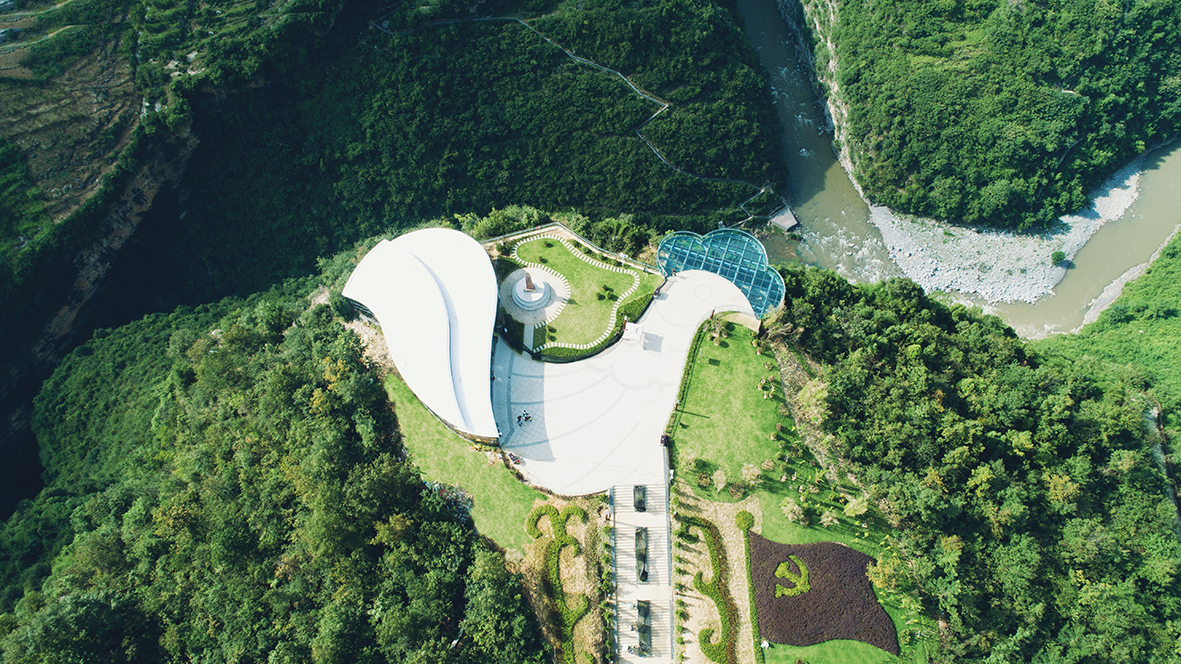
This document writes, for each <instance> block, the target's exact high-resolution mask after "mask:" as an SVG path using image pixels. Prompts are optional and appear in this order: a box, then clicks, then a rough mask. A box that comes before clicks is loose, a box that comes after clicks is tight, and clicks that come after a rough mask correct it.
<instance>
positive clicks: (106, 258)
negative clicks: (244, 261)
mask: <svg viewBox="0 0 1181 664" xmlns="http://www.w3.org/2000/svg"><path fill="white" fill-rule="evenodd" d="M197 144H198V141H197V139H196V137H195V136H193V135H192V134H187V133H186V134H185V135H184V136H181V137H176V138H173V139H171V140H168V141H161V142H159V144H157V145H156V146H155V147H153V148H150V150H151V153H150V154H149V156H147V157H146V158H144V159H143V162H142V165H141V166H140V169H139V171H138V172H137V173H136V174H135V176H134V177H132V178H131V179H130V181H129V182H128V184H127V185H126V186H125V187H124V188H123V191H122V193H121V194H120V196H119V197H118V198H117V199H116V200H115V202H114V203H113V204H112V205H111V207H110V209H109V211H108V212H107V215H106V217H105V218H104V219H103V221H102V223H101V224H100V225H99V227H98V230H97V233H96V236H95V240H94V242H92V243H91V244H90V245H89V246H87V247H86V248H84V249H83V250H82V251H80V252H79V253H78V255H77V256H76V257H75V259H74V263H73V265H74V267H75V268H76V269H77V275H76V277H75V278H74V282H73V284H72V285H71V287H70V291H69V294H68V295H67V296H66V298H65V300H64V301H63V302H61V306H60V307H59V308H58V310H57V312H56V313H55V314H54V316H53V317H52V318H51V319H50V321H49V322H48V323H47V324H46V325H45V327H44V328H43V329H42V331H41V334H40V335H39V336H38V337H37V340H36V341H35V342H34V343H33V345H32V346H31V347H29V348H23V349H9V350H10V351H11V352H10V353H9V354H8V355H7V359H6V361H5V362H4V365H5V366H4V367H3V369H2V370H3V372H4V373H3V374H0V404H2V405H3V410H4V411H5V412H3V413H0V417H3V420H2V422H3V424H0V446H2V445H3V444H4V442H5V441H7V440H12V439H16V438H18V437H19V436H20V435H21V432H22V431H24V430H25V429H26V428H27V426H28V421H29V415H30V410H29V406H30V402H31V399H32V394H31V393H30V394H25V393H26V392H27V391H28V389H30V384H29V383H30V380H32V381H33V382H36V383H39V380H35V377H36V376H37V375H42V374H47V372H49V371H51V370H52V369H53V367H54V366H56V365H57V363H58V362H59V361H61V358H62V356H63V354H64V353H65V351H66V350H67V349H69V348H70V347H71V346H72V344H73V342H74V341H75V339H74V338H73V336H74V332H75V329H76V327H77V323H78V321H79V320H80V316H81V315H83V312H84V311H85V309H86V307H87V305H88V304H89V303H90V301H91V299H92V298H93V297H94V295H95V293H97V292H98V290H99V288H100V287H101V286H102V283H103V279H104V277H106V274H107V271H108V270H110V267H111V264H112V263H113V261H114V259H115V257H116V256H117V255H118V254H119V251H120V250H121V249H122V248H123V246H124V245H125V244H127V241H128V240H129V239H130V238H131V237H132V235H133V234H134V233H135V230H136V228H137V227H138V226H139V223H140V221H142V220H143V218H144V215H145V214H146V213H147V212H148V210H149V209H151V206H152V201H153V199H154V198H155V196H156V194H157V192H159V191H160V190H161V189H163V188H164V187H166V186H170V185H172V184H173V183H175V182H177V180H178V179H179V178H180V176H181V174H183V173H184V168H185V165H186V164H187V163H188V160H189V157H190V156H191V155H192V153H193V150H194V149H195V148H196V147H197ZM32 389H35V386H33V387H32ZM34 393H35V392H34Z"/></svg>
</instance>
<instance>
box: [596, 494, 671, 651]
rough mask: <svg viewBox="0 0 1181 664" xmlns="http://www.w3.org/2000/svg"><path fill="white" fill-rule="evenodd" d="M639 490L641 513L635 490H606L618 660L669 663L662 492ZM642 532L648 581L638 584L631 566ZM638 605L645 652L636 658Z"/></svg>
mask: <svg viewBox="0 0 1181 664" xmlns="http://www.w3.org/2000/svg"><path fill="white" fill-rule="evenodd" d="M644 488H645V493H646V496H645V508H646V509H645V510H644V511H640V510H637V509H636V505H635V500H634V497H635V487H633V486H632V485H621V486H616V487H612V489H611V505H612V524H613V526H614V531H613V532H614V550H615V592H616V595H615V596H616V602H617V606H618V614H617V620H618V624H617V626H618V630H619V631H618V634H619V639H618V645H619V657H620V661H623V662H645V663H647V664H655V663H657V662H670V663H671V662H672V658H673V636H674V635H673V611H672V606H673V587H672V583H673V581H672V548H671V542H670V535H671V531H670V529H669V520H668V489H667V487H666V486H664V485H660V484H649V485H644ZM640 529H645V530H647V536H648V556H647V566H648V578H647V580H646V581H641V580H640V578H639V573H638V566H637V560H636V532H637V531H639V530H640ZM640 602H647V604H648V607H649V621H648V624H649V627H648V629H649V634H650V636H651V639H650V640H651V644H652V645H651V649H650V650H647V651H645V652H641V648H640V636H641V627H640V625H641V620H640V615H639V605H640Z"/></svg>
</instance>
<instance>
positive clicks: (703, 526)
mask: <svg viewBox="0 0 1181 664" xmlns="http://www.w3.org/2000/svg"><path fill="white" fill-rule="evenodd" d="M676 518H677V520H678V521H680V522H681V528H680V529H679V530H678V535H680V534H681V533H682V532H683V533H685V534H688V529H689V527H690V526H692V527H695V528H697V529H698V530H700V531H701V534H702V536H703V537H704V538H705V545H706V547H707V548H708V550H709V560H710V567H711V568H712V569H711V571H712V572H713V574H712V576H711V577H710V580H709V581H708V582H706V581H705V579H704V578H703V577H702V574H701V572H698V573H697V574H696V575H694V577H693V587H694V588H696V589H697V592H699V593H701V594H702V595H705V596H706V597H708V598H710V599H711V600H713V602H714V604H715V605H716V606H717V607H718V616H719V617H720V619H721V623H722V633H721V636H720V638H719V639H718V641H717V642H714V641H713V637H714V634H715V631H714V629H713V628H712V627H706V628H705V629H703V630H701V631H700V632H698V634H697V642H698V645H700V646H701V652H702V653H704V654H705V656H706V657H708V658H709V660H710V661H712V662H717V663H718V664H734V662H736V661H737V653H736V647H735V641H736V637H737V632H738V622H739V619H738V607H737V606H736V605H735V604H734V600H733V599H731V598H730V593H729V592H728V591H727V589H726V572H727V567H726V551H725V548H724V547H723V546H722V537H721V535H720V534H719V533H718V528H717V526H715V525H714V524H713V523H711V522H709V521H706V520H705V519H701V518H698V517H694V516H684V515H681V514H678V515H677V517H676Z"/></svg>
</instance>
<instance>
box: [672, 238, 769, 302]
mask: <svg viewBox="0 0 1181 664" xmlns="http://www.w3.org/2000/svg"><path fill="white" fill-rule="evenodd" d="M656 259H657V261H659V263H660V271H661V272H663V273H664V276H666V277H668V276H671V275H672V274H673V273H674V272H682V271H684V270H705V271H707V272H713V273H714V274H717V275H720V276H723V277H725V278H727V279H729V280H730V281H731V282H733V284H734V285H735V286H738V289H739V290H741V291H742V294H743V295H745V296H746V299H747V300H749V301H750V306H751V308H752V309H754V310H755V313H756V314H758V315H759V316H760V317H763V316H766V315H767V314H769V313H771V311H773V310H774V309H775V307H777V306H779V303H780V302H782V301H783V293H784V286H783V277H781V276H779V273H778V272H776V271H775V270H773V269H771V267H770V266H769V265H768V264H767V251H766V250H765V249H763V244H762V243H761V242H759V240H758V238H756V237H755V236H753V235H751V234H750V233H747V232H746V231H740V230H737V229H733V228H720V229H718V230H716V231H711V232H709V233H707V234H706V235H704V236H702V235H698V234H697V233H691V232H689V231H678V232H676V233H673V234H671V235H668V236H666V237H665V238H664V239H663V240H661V241H660V247H659V248H657V250H656Z"/></svg>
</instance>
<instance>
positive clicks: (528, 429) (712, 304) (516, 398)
mask: <svg viewBox="0 0 1181 664" xmlns="http://www.w3.org/2000/svg"><path fill="white" fill-rule="evenodd" d="M727 311H736V312H741V313H744V314H747V315H751V316H753V315H754V312H753V311H752V310H751V307H750V304H749V303H748V302H747V300H746V297H745V296H744V295H743V294H742V291H740V290H738V288H737V287H736V286H735V285H734V284H732V283H730V281H728V280H726V279H725V278H724V277H720V276H718V275H716V274H713V273H710V272H703V271H698V270H692V271H687V272H681V273H678V274H677V275H676V276H674V277H671V278H670V279H669V280H668V281H667V282H666V283H665V285H664V287H663V288H662V289H661V293H660V295H658V296H657V297H656V298H655V299H654V300H653V301H652V304H651V306H650V307H649V308H648V311H647V312H646V313H645V314H644V316H643V318H641V319H640V321H639V323H640V325H642V326H643V328H644V334H643V340H642V341H621V342H618V343H616V344H615V345H614V346H612V347H611V348H609V349H607V350H606V351H604V352H602V353H599V354H598V355H596V356H594V357H591V358H588V359H586V360H581V361H578V362H571V363H568V364H554V363H543V362H538V361H536V360H533V359H532V358H530V357H529V356H527V355H523V354H519V353H517V352H515V351H513V350H511V349H510V348H509V347H508V346H507V344H503V343H499V344H496V353H495V357H494V360H493V374H494V376H495V379H494V381H493V387H492V399H493V413H494V415H495V417H496V423H497V428H498V429H499V430H500V442H501V445H502V446H503V448H504V449H505V450H508V451H509V452H512V453H514V454H516V455H517V456H518V457H520V458H521V459H522V460H523V462H522V463H521V464H520V465H519V466H518V468H519V469H520V470H521V472H522V474H524V476H525V477H526V478H527V479H528V480H529V481H530V482H532V483H534V484H537V485H539V486H542V487H545V488H547V489H549V490H550V491H553V492H554V493H557V494H560V495H567V496H574V495H584V494H588V493H595V492H598V491H605V490H607V489H609V488H610V487H612V486H617V485H633V484H664V483H665V482H666V481H667V479H668V478H667V477H666V474H667V470H666V468H665V460H664V453H663V450H662V448H661V446H660V436H661V434H663V433H664V427H665V425H666V424H667V423H668V418H669V415H670V414H671V413H672V410H673V407H674V406H675V405H676V398H677V389H678V387H679V386H680V381H681V374H682V372H683V371H684V367H685V359H686V357H687V355H688V352H689V346H690V344H691V343H692V341H693V335H694V333H695V332H696V330H697V327H698V326H699V325H700V324H701V322H702V321H703V320H705V319H706V318H708V317H709V315H710V313H711V312H718V313H721V312H727ZM524 412H528V414H529V415H530V416H531V417H532V421H528V422H525V421H522V422H521V424H518V422H517V416H518V415H521V414H522V413H524Z"/></svg>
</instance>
